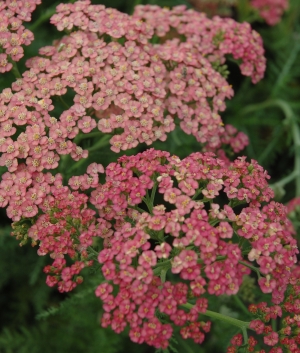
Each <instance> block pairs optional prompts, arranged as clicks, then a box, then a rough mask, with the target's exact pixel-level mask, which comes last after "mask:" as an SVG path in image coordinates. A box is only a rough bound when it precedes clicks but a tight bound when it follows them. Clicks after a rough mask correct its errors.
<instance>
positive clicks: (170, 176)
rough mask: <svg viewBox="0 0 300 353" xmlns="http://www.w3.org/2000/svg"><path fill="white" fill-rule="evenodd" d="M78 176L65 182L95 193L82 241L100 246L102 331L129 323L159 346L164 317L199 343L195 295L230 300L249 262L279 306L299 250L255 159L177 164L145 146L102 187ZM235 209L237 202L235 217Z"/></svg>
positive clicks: (203, 157) (165, 335) (122, 161)
mask: <svg viewBox="0 0 300 353" xmlns="http://www.w3.org/2000/svg"><path fill="white" fill-rule="evenodd" d="M96 169H97V168H96V167H93V171H94V172H95V173H96V172H97V170H98V171H99V169H97V170H96ZM100 169H101V168H100ZM84 178H85V177H84V176H83V177H74V178H73V179H71V180H70V182H69V184H70V187H71V188H73V189H75V190H78V189H82V190H86V189H88V188H89V186H92V188H94V189H95V190H94V191H92V192H91V196H90V199H89V201H90V202H91V203H92V204H93V205H94V206H95V207H96V209H97V212H98V214H99V217H100V218H98V219H97V222H95V221H93V222H92V223H91V224H92V230H93V231H92V232H91V233H90V235H91V236H95V235H96V236H98V237H100V238H103V241H104V242H103V247H104V248H103V250H101V251H100V253H99V256H98V260H99V262H100V264H101V265H102V273H103V276H104V278H105V279H106V282H104V283H102V284H100V285H99V287H98V288H97V290H96V295H97V296H99V297H100V298H101V299H102V300H103V303H104V305H103V308H104V310H105V312H106V313H105V314H104V316H103V319H102V324H103V326H108V325H110V326H111V327H112V328H113V329H114V330H115V331H116V332H121V331H122V330H123V329H124V328H125V327H126V326H127V325H129V326H130V337H131V339H132V340H133V341H135V342H138V343H142V342H146V343H148V344H150V345H153V346H155V347H166V346H167V344H168V339H169V338H170V336H171V334H172V326H171V324H170V323H164V324H162V323H161V322H160V321H159V320H158V318H159V317H161V316H160V315H163V316H164V317H168V320H170V322H173V324H175V325H177V326H180V327H181V334H182V336H183V337H184V338H192V339H194V340H195V341H196V342H202V341H203V339H204V332H205V330H207V329H208V326H204V327H203V326H202V325H203V324H201V323H200V322H198V315H199V313H201V312H205V310H206V307H207V303H206V300H204V299H203V298H201V297H202V294H203V293H205V292H208V293H209V294H210V295H221V294H228V295H231V294H235V293H237V291H238V290H239V287H240V285H241V283H242V281H243V275H244V274H247V273H249V272H250V268H253V266H252V265H251V264H250V262H249V261H248V260H250V261H252V262H254V261H255V262H256V266H257V271H259V273H260V279H259V285H260V287H261V289H262V291H263V292H264V293H272V295H273V301H274V302H275V303H276V304H279V303H280V302H282V301H283V299H284V292H285V290H286V288H287V285H288V284H289V279H290V271H289V268H291V267H292V266H293V265H294V263H295V262H296V254H297V253H298V249H297V246H296V241H295V239H294V238H293V236H292V229H291V227H290V223H289V222H288V220H287V218H286V210H285V208H284V206H282V205H280V204H278V203H275V202H273V201H271V202H270V198H271V197H272V196H273V193H272V190H271V189H270V188H269V187H268V184H267V179H268V176H267V174H266V172H265V171H264V170H263V169H262V168H261V167H260V166H259V165H258V164H257V163H256V162H255V161H251V163H248V162H246V161H245V158H239V159H237V160H236V161H234V162H233V163H232V165H231V166H226V164H225V163H224V162H223V161H221V160H218V159H216V158H215V157H214V156H213V154H211V153H204V154H201V153H194V154H192V155H190V156H189V157H187V158H185V159H183V160H180V159H179V158H178V157H176V156H170V155H169V153H168V152H162V151H155V150H153V149H150V150H147V151H146V152H144V153H141V154H138V155H136V156H130V157H127V156H124V157H121V158H119V160H118V162H117V163H111V164H110V165H109V166H108V167H107V168H106V182H105V183H104V184H99V183H98V182H97V181H95V180H94V182H91V183H89V184H88V183H87V182H85V181H84V180H85V179H84ZM78 180H79V182H78ZM66 190H67V189H66ZM156 190H157V191H158V193H157V194H156ZM64 198H65V196H64ZM156 200H158V203H157V201H156ZM225 200H227V201H225ZM262 202H264V203H267V204H265V205H264V206H261V203H262ZM224 203H225V204H224ZM221 204H223V205H224V206H221ZM237 205H243V208H242V210H241V211H240V212H238V213H237V212H235V211H234V207H235V206H237ZM147 208H148V210H147V211H146V209H147ZM59 212H61V210H60V211H59ZM41 217H42V218H45V216H41ZM72 217H73V216H72ZM96 217H97V216H96ZM58 223H59V222H58ZM37 224H42V221H40V220H38V221H37ZM35 229H36V226H33V227H32V230H31V231H30V234H32V233H31V232H32V231H33V230H35ZM45 231H46V232H47V228H45ZM37 234H39V232H37ZM84 234H85V231H84ZM233 235H234V237H233ZM78 236H79V233H78V234H77V237H78ZM79 237H80V236H79ZM235 237H238V238H240V239H244V244H245V245H244V246H245V247H240V246H239V245H238V244H237V243H236V242H235V241H236V240H234V239H235ZM45 239H46V238H45ZM90 241H91V240H90V238H89V240H88V243H89V244H91V243H90ZM168 271H171V272H172V273H173V277H171V278H172V279H171V278H170V279H168V275H167V274H168ZM166 276H167V277H166ZM174 276H175V277H174ZM167 279H168V280H167ZM174 279H175V281H174ZM182 280H184V282H182ZM188 298H195V303H196V306H195V307H194V308H193V309H192V310H191V311H187V310H184V308H183V307H182V306H184V304H186V303H187V300H188ZM157 308H158V311H159V312H160V314H159V315H158V316H157Z"/></svg>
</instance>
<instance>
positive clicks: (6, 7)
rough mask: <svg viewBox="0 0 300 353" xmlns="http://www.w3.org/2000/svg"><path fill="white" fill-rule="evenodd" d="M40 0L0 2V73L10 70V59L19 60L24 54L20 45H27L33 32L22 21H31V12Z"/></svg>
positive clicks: (5, 0) (11, 65)
mask: <svg viewBox="0 0 300 353" xmlns="http://www.w3.org/2000/svg"><path fill="white" fill-rule="evenodd" d="M40 3H41V0H29V1H25V0H20V1H16V0H13V1H12V0H4V1H1V4H0V18H1V25H0V36H1V39H0V73H4V72H7V71H10V70H11V69H12V67H13V64H12V63H11V61H19V60H20V59H21V58H22V57H23V56H24V50H23V48H22V45H29V44H30V43H31V42H32V40H33V33H32V32H31V31H29V30H28V29H26V28H25V27H24V26H23V25H22V22H30V21H31V13H32V12H33V11H34V10H35V8H36V5H39V4H40Z"/></svg>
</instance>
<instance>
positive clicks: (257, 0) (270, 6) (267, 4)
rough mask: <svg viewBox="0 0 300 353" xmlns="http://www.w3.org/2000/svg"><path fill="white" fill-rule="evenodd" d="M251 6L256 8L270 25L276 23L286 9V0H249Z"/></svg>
mask: <svg viewBox="0 0 300 353" xmlns="http://www.w3.org/2000/svg"><path fill="white" fill-rule="evenodd" d="M250 4H251V6H253V7H254V8H255V9H257V10H258V12H259V15H260V16H261V17H262V18H263V19H264V20H265V21H266V22H267V24H269V25H270V26H274V25H276V24H277V23H278V22H279V21H280V19H281V17H282V14H283V13H284V11H285V10H287V8H288V6H289V3H288V0H251V3H250Z"/></svg>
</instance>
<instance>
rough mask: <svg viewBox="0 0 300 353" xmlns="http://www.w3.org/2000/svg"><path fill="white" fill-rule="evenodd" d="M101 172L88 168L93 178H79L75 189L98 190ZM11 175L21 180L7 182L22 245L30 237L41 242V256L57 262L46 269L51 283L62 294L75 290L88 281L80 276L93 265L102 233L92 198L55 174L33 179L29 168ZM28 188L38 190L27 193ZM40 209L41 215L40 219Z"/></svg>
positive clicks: (11, 211)
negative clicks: (93, 247)
mask: <svg viewBox="0 0 300 353" xmlns="http://www.w3.org/2000/svg"><path fill="white" fill-rule="evenodd" d="M99 172H103V167H102V166H101V165H97V164H96V163H93V164H91V165H90V166H89V167H88V170H87V174H85V175H83V176H81V177H77V183H76V181H74V180H73V181H70V184H71V185H72V187H73V189H78V186H77V187H76V185H77V184H78V183H79V185H80V187H81V189H82V190H86V189H89V188H90V187H93V186H94V187H95V186H96V185H98V173H99ZM8 174H9V173H6V175H8ZM9 175H10V176H11V175H13V176H14V177H15V178H14V179H13V180H12V179H4V180H6V182H7V192H8V194H10V196H11V199H12V201H11V203H13V204H14V206H15V208H14V209H13V208H12V206H9V207H8V214H9V216H10V217H12V218H13V219H15V220H18V221H19V222H15V223H14V224H13V228H14V232H13V235H15V236H16V237H17V239H19V240H22V242H21V244H24V243H25V242H26V241H27V240H28V238H29V239H31V242H32V244H33V245H37V244H38V245H39V249H38V255H40V256H44V255H46V254H50V257H51V258H52V259H54V262H53V264H52V265H51V266H50V265H48V266H46V267H45V269H44V271H45V272H46V273H47V274H48V276H47V280H46V283H47V284H48V285H49V286H51V287H52V286H54V285H58V290H59V291H60V292H68V291H71V290H72V289H74V288H75V287H76V285H77V284H79V283H81V282H82V277H80V276H78V275H79V273H80V271H81V270H82V269H83V268H84V267H86V266H90V265H91V264H92V261H90V260H89V258H88V252H87V248H88V247H90V246H91V245H92V243H93V238H94V237H96V236H98V233H99V231H98V230H97V229H96V228H95V222H96V220H95V217H94V216H95V211H94V210H92V209H90V208H88V207H87V201H88V196H87V195H85V194H82V193H79V192H77V191H75V192H71V191H70V189H69V188H68V187H67V186H63V184H62V176H61V175H60V174H57V175H56V176H55V177H54V176H52V175H51V174H50V173H47V174H42V173H37V172H36V173H33V174H32V175H31V176H30V174H29V173H28V171H25V170H24V171H23V172H20V173H17V174H14V173H12V174H9ZM31 178H32V180H31ZM11 181H13V183H11ZM26 184H31V186H32V187H31V188H29V189H28V192H27V194H26V195H24V194H25V191H26V190H24V189H25V188H26ZM9 187H10V189H9ZM24 199H25V200H24ZM18 206H19V207H18ZM18 210H19V214H20V213H22V219H21V217H20V216H19V214H18V213H17V212H18ZM38 211H39V216H38V217H34V216H35V215H36V213H37V212H38ZM24 217H26V218H27V219H28V218H31V219H32V221H33V223H34V225H32V226H30V227H28V226H27V227H25V228H24V223H25V224H26V218H25V222H24ZM101 234H102V233H101ZM66 258H71V259H72V260H74V261H75V263H74V264H72V265H70V266H67V261H66Z"/></svg>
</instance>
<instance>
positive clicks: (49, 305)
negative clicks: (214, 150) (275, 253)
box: [0, 0, 300, 353]
mask: <svg viewBox="0 0 300 353" xmlns="http://www.w3.org/2000/svg"><path fill="white" fill-rule="evenodd" d="M63 2H66V1H63ZM92 2H93V3H101V4H104V5H106V6H110V7H116V8H118V9H119V10H121V11H124V12H128V13H130V12H132V9H133V6H134V4H135V3H143V4H146V3H149V4H159V5H160V6H170V7H171V6H174V5H182V4H185V5H187V6H189V7H190V6H191V5H190V3H188V2H187V1H185V0H148V1H146V0H144V1H133V0H106V1H92ZM244 2H245V0H239V1H238V5H241V3H244ZM58 3H59V2H57V3H53V1H51V0H45V1H43V3H42V5H40V6H38V8H37V10H36V11H35V12H34V14H33V21H32V23H29V24H26V26H27V27H28V28H29V29H31V30H32V31H33V32H34V34H35V40H34V42H33V43H32V44H31V45H30V46H29V47H26V48H24V49H25V57H24V58H23V59H22V60H21V62H20V63H19V67H20V71H21V72H22V71H23V69H24V67H25V65H24V63H25V60H26V59H27V58H29V57H32V56H34V55H37V52H38V49H39V48H40V47H41V46H45V45H49V44H51V43H52V41H53V40H54V39H56V38H59V37H60V36H62V33H60V32H58V31H56V29H55V28H54V26H51V25H50V24H49V23H48V19H49V17H50V16H51V15H52V14H53V13H54V10H55V7H56V5H57V4H58ZM233 13H234V16H236V17H239V15H240V14H239V12H238V11H237V10H236V9H233ZM299 14H300V4H299V0H291V2H290V8H289V10H288V11H287V12H286V13H285V15H284V17H283V19H282V21H281V22H280V23H279V24H278V25H276V26H274V27H270V26H268V25H266V24H265V23H263V22H262V21H255V22H254V23H252V25H253V27H254V29H256V30H257V31H258V32H260V33H261V35H262V37H263V40H264V46H265V49H266V57H267V71H266V74H265V79H263V80H262V81H261V82H260V83H259V84H257V85H255V86H254V85H252V84H251V81H250V79H249V78H245V77H242V75H241V74H240V72H239V69H238V68H237V66H236V65H235V64H234V63H233V62H230V61H229V62H228V63H227V64H228V66H229V71H230V72H231V73H230V76H229V82H230V84H232V86H233V88H234V91H235V96H234V98H233V99H232V100H231V101H228V102H227V110H226V111H225V112H224V113H223V119H224V121H225V122H226V123H230V124H232V125H234V126H235V127H237V128H238V129H239V130H241V131H244V132H245V133H246V134H247V135H248V136H249V139H250V144H249V146H248V148H247V149H246V150H245V151H244V153H243V154H246V155H247V156H248V157H249V158H253V159H256V160H257V161H258V162H259V163H260V164H261V165H262V166H263V167H264V168H265V169H267V170H268V172H269V174H270V175H271V176H272V179H271V183H272V184H273V186H274V188H275V191H276V197H277V200H280V201H281V202H283V203H286V202H288V201H289V200H291V199H292V198H294V197H295V196H300V177H299V175H298V177H293V176H295V172H294V171H295V170H297V168H300V144H299V145H298V143H300V141H299V138H300V136H298V137H297V132H299V117H300V65H299V63H300V21H299ZM13 80H14V77H13V75H12V74H11V73H7V74H5V75H4V74H3V75H1V76H0V89H1V90H2V89H3V88H5V87H9V85H10V83H11V82H12V81H13ZM297 139H298V140H297ZM154 147H156V148H158V149H165V150H168V151H170V152H171V153H174V154H177V155H179V156H180V157H185V156H187V155H188V154H190V153H192V152H194V151H197V150H199V145H198V143H197V142H196V140H195V139H194V138H193V137H192V136H187V135H185V134H184V133H183V132H182V131H181V130H180V129H178V130H175V131H174V132H173V133H172V134H170V136H169V137H168V139H167V141H166V142H164V143H162V142H157V143H155V146H154ZM143 148H145V146H142V147H140V149H143ZM134 152H136V151H129V153H130V154H133V153H134ZM99 153H100V155H99ZM94 158H95V160H97V159H98V160H100V162H101V163H103V164H104V165H107V164H108V163H109V162H110V161H111V160H112V159H115V158H116V156H115V154H114V155H111V154H110V153H108V152H104V153H103V152H102V151H101V152H98V154H96V155H95V156H94ZM0 212H1V213H0V217H1V218H0V219H1V229H0V291H1V295H0V304H1V310H0V352H1V353H2V352H3V353H23V352H24V353H27V352H30V353H35V352H44V353H48V352H49V353H50V352H54V351H55V352H57V353H60V352H72V353H73V352H74V353H77V352H78V353H82V352H91V353H93V352H105V353H123V352H124V353H125V352H130V351H134V352H137V353H139V352H140V353H143V352H144V353H150V352H154V350H155V349H153V348H151V347H148V346H146V345H141V346H138V345H135V344H133V343H132V342H131V341H130V340H129V338H127V334H126V332H125V333H123V334H121V335H117V334H115V333H114V332H112V331H110V330H109V329H105V330H104V329H102V328H101V327H100V326H99V325H98V321H99V316H100V314H101V302H100V301H99V299H97V298H96V297H95V296H94V293H93V291H94V288H95V287H96V284H97V283H98V282H99V280H98V279H97V275H98V274H97V268H92V269H88V270H87V271H89V272H90V273H89V276H86V278H88V280H86V282H85V283H84V284H83V285H82V286H80V288H79V289H78V290H75V291H74V293H72V294H71V295H65V294H64V295H63V294H59V293H58V292H57V291H56V290H55V289H51V288H49V287H47V286H46V285H45V274H44V273H43V272H42V268H43V267H44V266H45V265H46V264H47V258H46V257H38V256H37V255H36V250H35V249H34V248H31V247H30V246H25V247H22V248H20V247H19V246H18V243H17V241H16V240H15V239H14V238H12V237H10V232H11V229H10V227H9V220H8V219H7V218H6V215H5V211H4V210H2V209H1V210H0ZM299 219H300V212H299V213H298V215H297V214H295V217H294V221H295V225H296V227H297V226H299V224H300V221H299ZM298 230H299V228H298ZM298 234H299V231H298ZM258 295H260V296H261V295H262V294H257V293H256V292H255V282H254V279H252V278H251V277H249V278H248V280H247V281H246V282H245V284H244V285H243V287H242V288H241V290H240V292H239V293H238V295H237V296H234V297H233V298H229V297H225V296H221V297H219V298H216V299H215V302H214V305H213V306H214V307H213V309H214V310H215V311H219V312H221V313H224V314H230V315H231V316H233V317H237V318H241V319H243V320H247V315H248V314H247V311H246V306H247V304H249V303H250V302H251V300H252V299H255V300H262V299H263V298H261V297H258ZM235 333H237V331H236V329H235V328H232V327H228V326H227V325H224V324H221V323H219V322H218V323H217V324H216V325H214V328H213V330H212V331H211V332H210V333H209V334H208V335H207V338H206V340H205V343H204V344H203V345H201V346H197V345H196V344H194V343H191V342H189V341H183V340H181V339H179V341H178V346H176V348H177V350H178V352H186V353H192V352H197V353H201V352H210V351H214V352H223V351H224V347H226V346H227V345H228V344H229V340H230V337H232V335H233V334H235ZM174 343H175V342H174Z"/></svg>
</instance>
